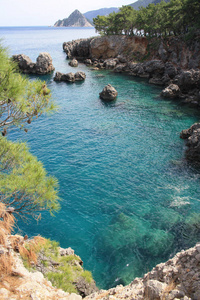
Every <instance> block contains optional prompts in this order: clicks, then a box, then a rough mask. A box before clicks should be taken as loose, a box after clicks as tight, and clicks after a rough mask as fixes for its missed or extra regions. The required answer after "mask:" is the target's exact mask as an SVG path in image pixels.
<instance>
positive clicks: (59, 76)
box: [54, 72, 86, 82]
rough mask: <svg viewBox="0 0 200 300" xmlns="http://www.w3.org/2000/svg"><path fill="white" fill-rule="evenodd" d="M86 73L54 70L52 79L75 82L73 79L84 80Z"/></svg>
mask: <svg viewBox="0 0 200 300" xmlns="http://www.w3.org/2000/svg"><path fill="white" fill-rule="evenodd" d="M85 78H86V75H85V73H84V72H76V73H75V74H74V73H71V72H70V73H66V74H64V73H60V72H56V74H55V76H54V81H65V82H75V81H83V80H85Z"/></svg>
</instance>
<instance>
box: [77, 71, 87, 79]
mask: <svg viewBox="0 0 200 300" xmlns="http://www.w3.org/2000/svg"><path fill="white" fill-rule="evenodd" d="M74 76H75V81H83V80H85V78H86V75H85V73H84V72H76V73H75V75H74Z"/></svg>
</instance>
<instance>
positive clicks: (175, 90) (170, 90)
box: [161, 83, 180, 99]
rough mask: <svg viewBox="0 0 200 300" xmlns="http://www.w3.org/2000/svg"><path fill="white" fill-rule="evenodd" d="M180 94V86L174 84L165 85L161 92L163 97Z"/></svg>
mask: <svg viewBox="0 0 200 300" xmlns="http://www.w3.org/2000/svg"><path fill="white" fill-rule="evenodd" d="M179 94H180V88H179V86H178V85H176V84H173V83H172V84H170V85H169V86H168V87H166V88H165V89H164V90H162V92H161V96H162V97H164V98H172V99H174V98H178V96H179Z"/></svg>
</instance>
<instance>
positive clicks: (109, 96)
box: [99, 84, 118, 101]
mask: <svg viewBox="0 0 200 300" xmlns="http://www.w3.org/2000/svg"><path fill="white" fill-rule="evenodd" d="M117 95H118V92H117V91H116V89H115V88H114V87H113V86H112V85H111V84H108V85H106V86H105V87H104V89H103V91H102V92H101V93H99V96H100V98H101V99H103V100H106V101H113V100H115V98H116V97H117Z"/></svg>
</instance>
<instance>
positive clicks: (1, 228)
mask: <svg viewBox="0 0 200 300" xmlns="http://www.w3.org/2000/svg"><path fill="white" fill-rule="evenodd" d="M14 224H15V218H14V216H13V215H12V214H11V213H9V212H7V210H6V206H5V205H4V204H3V203H0V244H2V245H3V246H5V245H6V239H7V235H8V234H11V232H12V230H13V227H14Z"/></svg>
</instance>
